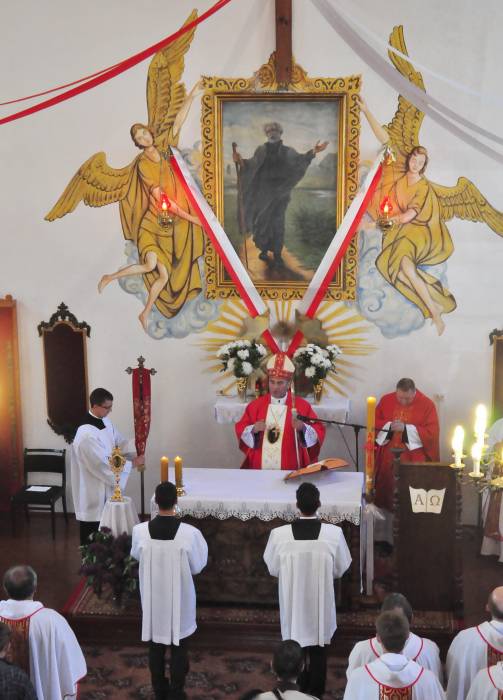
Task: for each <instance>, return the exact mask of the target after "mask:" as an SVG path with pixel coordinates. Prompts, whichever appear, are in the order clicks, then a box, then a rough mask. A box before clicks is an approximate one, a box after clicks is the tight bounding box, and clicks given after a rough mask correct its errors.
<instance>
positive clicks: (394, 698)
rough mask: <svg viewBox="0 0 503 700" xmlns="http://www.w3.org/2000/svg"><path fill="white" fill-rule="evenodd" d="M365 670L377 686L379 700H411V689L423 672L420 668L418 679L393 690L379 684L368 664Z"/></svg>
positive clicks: (388, 686)
mask: <svg viewBox="0 0 503 700" xmlns="http://www.w3.org/2000/svg"><path fill="white" fill-rule="evenodd" d="M365 670H366V671H367V673H368V674H369V676H370V677H371V678H372V680H373V681H375V682H376V683H377V684H378V685H379V700H412V688H413V687H414V686H415V685H416V683H417V682H418V680H419V679H420V678H421V676H422V675H423V672H424V668H422V669H421V671H420V672H419V675H418V677H417V678H416V679H415V680H414V681H413V682H412V683H410V685H406V686H404V687H403V688H393V687H392V686H390V685H384V684H383V683H379V681H378V680H377V678H375V676H374V675H373V674H372V672H371V670H370V668H369V666H368V664H365Z"/></svg>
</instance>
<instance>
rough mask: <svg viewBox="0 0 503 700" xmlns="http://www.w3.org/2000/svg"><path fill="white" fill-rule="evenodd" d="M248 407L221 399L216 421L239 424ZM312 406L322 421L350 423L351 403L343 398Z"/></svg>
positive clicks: (216, 406)
mask: <svg viewBox="0 0 503 700" xmlns="http://www.w3.org/2000/svg"><path fill="white" fill-rule="evenodd" d="M308 400H309V397H308ZM247 405H248V404H247V403H243V402H242V401H240V400H239V399H238V398H237V397H235V396H222V397H219V398H218V399H217V401H216V403H215V419H216V421H217V423H237V422H238V420H239V419H240V418H241V416H242V415H243V413H244V412H245V408H246V406H247ZM312 406H313V409H314V411H315V413H316V415H317V416H318V418H321V419H322V420H337V421H340V422H341V423H347V422H348V419H349V413H350V411H351V401H350V400H349V399H346V398H344V397H343V396H334V397H331V398H330V399H322V401H321V403H318V404H312Z"/></svg>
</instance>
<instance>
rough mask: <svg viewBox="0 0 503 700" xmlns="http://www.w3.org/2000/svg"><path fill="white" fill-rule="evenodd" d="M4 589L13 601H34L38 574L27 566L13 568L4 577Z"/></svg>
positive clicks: (21, 565) (19, 565) (20, 565)
mask: <svg viewBox="0 0 503 700" xmlns="http://www.w3.org/2000/svg"><path fill="white" fill-rule="evenodd" d="M3 587H4V590H5V592H6V593H7V595H8V596H9V598H10V599H11V600H33V595H34V593H35V591H36V589H37V574H36V573H35V571H34V570H33V569H32V568H31V566H27V565H26V564H18V565H17V566H11V568H10V569H8V570H7V571H6V572H5V575H4V577H3Z"/></svg>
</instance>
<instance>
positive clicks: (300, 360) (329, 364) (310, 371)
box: [293, 343, 342, 384]
mask: <svg viewBox="0 0 503 700" xmlns="http://www.w3.org/2000/svg"><path fill="white" fill-rule="evenodd" d="M339 355H342V350H341V349H340V348H339V347H338V346H337V345H327V347H326V348H322V347H320V346H319V345H315V344H314V343H308V344H307V345H306V346H305V347H302V348H299V349H298V350H296V351H295V353H294V355H293V361H294V362H295V365H296V366H297V369H298V371H299V372H300V373H301V374H304V376H305V377H307V378H308V379H310V380H312V382H313V384H315V383H316V382H318V381H319V380H320V379H325V377H326V376H327V374H328V373H329V372H335V371H336V369H335V364H336V360H337V358H338V357H339Z"/></svg>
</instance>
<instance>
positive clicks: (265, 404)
mask: <svg viewBox="0 0 503 700" xmlns="http://www.w3.org/2000/svg"><path fill="white" fill-rule="evenodd" d="M294 372H295V366H294V364H293V362H292V361H291V360H290V358H289V357H288V356H287V355H286V354H285V353H277V354H276V355H273V357H271V358H270V359H269V361H268V362H267V374H268V377H269V393H268V394H266V395H265V396H260V397H259V398H258V399H255V400H254V401H252V402H251V403H249V404H248V406H247V407H246V411H245V412H244V415H243V417H242V418H241V420H240V421H239V423H237V424H236V435H237V437H238V440H239V449H240V450H242V451H243V452H244V453H245V455H246V457H245V460H244V462H243V464H242V465H241V468H242V469H290V470H292V469H299V468H301V467H305V466H307V465H308V464H311V462H315V461H316V460H317V459H318V455H319V453H320V447H321V445H322V443H323V439H324V437H325V429H324V427H323V426H322V424H321V423H313V424H312V425H308V424H307V423H304V422H303V421H301V420H299V419H298V418H297V413H298V414H299V415H301V416H308V417H309V418H316V413H315V412H314V411H313V409H312V408H311V406H310V404H309V403H308V402H307V401H305V400H304V399H301V398H298V397H295V406H293V405H292V404H293V400H292V394H291V393H290V391H289V389H290V384H291V382H292V378H293V374H294ZM292 409H295V410H292Z"/></svg>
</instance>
